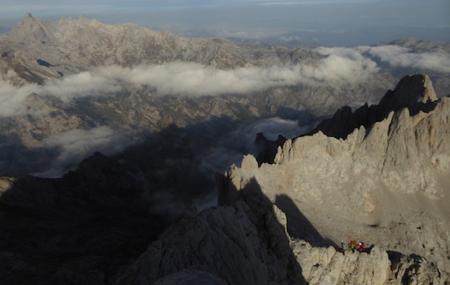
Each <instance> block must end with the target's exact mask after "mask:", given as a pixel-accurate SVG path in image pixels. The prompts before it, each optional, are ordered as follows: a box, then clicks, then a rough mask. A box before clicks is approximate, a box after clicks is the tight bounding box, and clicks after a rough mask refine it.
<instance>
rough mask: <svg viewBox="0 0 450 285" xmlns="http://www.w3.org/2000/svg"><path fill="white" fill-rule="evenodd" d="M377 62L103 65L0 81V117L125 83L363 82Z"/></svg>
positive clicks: (255, 88)
mask: <svg viewBox="0 0 450 285" xmlns="http://www.w3.org/2000/svg"><path fill="white" fill-rule="evenodd" d="M377 71H378V67H377V65H376V64H375V63H374V62H373V61H371V60H370V59H367V58H364V57H361V56H360V57H355V56H347V55H340V54H330V55H327V56H324V57H323V58H322V59H319V60H318V61H317V62H315V63H314V64H296V65H285V66H271V67H255V66H251V67H241V68H236V69H231V70H221V69H217V68H214V67H211V66H204V65H201V64H196V63H187V62H172V63H167V64H163V65H145V66H137V67H134V68H123V67H119V66H108V67H102V68H97V69H93V70H91V71H87V72H82V73H79V74H75V75H70V76H66V77H65V78H64V79H54V80H49V81H47V82H46V83H45V84H44V85H43V86H39V85H35V84H28V85H25V86H22V87H15V86H12V85H11V84H9V83H8V82H5V81H0V116H1V117H8V116H13V115H17V114H21V113H24V112H26V109H27V108H26V106H25V105H26V98H27V96H28V95H30V94H32V93H36V94H39V95H44V96H54V97H57V98H59V99H61V100H63V101H64V102H68V101H70V100H73V99H74V98H80V97H85V96H108V95H111V94H115V93H118V92H121V91H123V90H125V89H127V88H129V87H130V86H133V87H138V88H139V87H143V86H147V87H151V88H154V89H156V91H157V93H158V94H160V95H181V96H208V95H211V96H214V95H221V94H247V93H253V92H259V91H263V90H266V89H268V88H273V87H279V86H293V85H299V84H303V85H309V86H320V85H324V84H328V85H331V86H339V85H341V84H345V85H351V84H360V83H363V82H364V81H365V80H367V79H368V77H369V76H370V75H371V74H373V73H375V72H377Z"/></svg>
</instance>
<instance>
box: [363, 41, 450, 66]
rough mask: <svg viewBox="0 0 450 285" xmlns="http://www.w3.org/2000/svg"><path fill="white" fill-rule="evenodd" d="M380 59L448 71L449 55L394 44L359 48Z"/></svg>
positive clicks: (398, 63)
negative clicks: (418, 51)
mask: <svg viewBox="0 0 450 285" xmlns="http://www.w3.org/2000/svg"><path fill="white" fill-rule="evenodd" d="M361 50H362V51H366V52H367V53H368V54H370V55H372V56H375V57H377V58H379V59H380V60H381V61H383V62H386V63H388V64H390V65H391V66H394V67H395V66H397V67H412V68H418V69H423V70H431V71H436V72H443V73H450V55H449V54H448V53H444V52H420V53H415V52H413V51H412V50H410V49H408V48H405V47H400V46H396V45H385V46H375V47H367V48H361Z"/></svg>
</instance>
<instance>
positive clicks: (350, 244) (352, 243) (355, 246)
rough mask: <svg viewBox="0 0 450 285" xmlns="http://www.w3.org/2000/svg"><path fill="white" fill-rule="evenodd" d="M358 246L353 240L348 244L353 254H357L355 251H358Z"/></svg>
mask: <svg viewBox="0 0 450 285" xmlns="http://www.w3.org/2000/svg"><path fill="white" fill-rule="evenodd" d="M357 246H358V244H357V243H356V241H355V240H353V239H352V240H351V241H349V242H348V248H349V249H350V250H351V251H352V252H355V251H356V248H357Z"/></svg>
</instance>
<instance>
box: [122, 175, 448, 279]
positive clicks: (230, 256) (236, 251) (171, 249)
mask: <svg viewBox="0 0 450 285" xmlns="http://www.w3.org/2000/svg"><path fill="white" fill-rule="evenodd" d="M224 183H226V181H224ZM234 194H235V195H234V196H228V197H227V198H224V197H222V200H221V201H222V203H223V204H222V205H221V206H220V207H218V208H215V209H209V210H206V211H204V212H202V213H200V214H199V215H194V216H192V217H189V218H186V219H184V220H182V221H180V222H179V223H177V224H175V225H174V226H172V227H171V229H169V230H168V231H167V232H165V233H164V234H163V235H162V236H161V237H160V239H159V240H158V241H156V242H153V243H152V244H150V246H149V247H148V249H147V250H146V252H145V253H143V254H142V255H141V257H140V258H139V259H138V260H137V261H136V262H135V263H134V264H132V265H131V266H130V268H129V269H128V270H127V271H126V272H125V273H123V274H122V275H121V276H120V277H119V279H118V281H117V283H116V284H120V285H122V284H123V285H125V284H139V285H144V284H166V283H163V282H169V283H168V284H173V283H170V282H175V281H174V280H176V282H187V281H188V280H199V281H198V282H200V280H204V279H200V278H205V279H207V280H209V282H211V284H311V285H315V284H386V285H387V284H444V282H445V279H443V278H442V276H441V273H440V272H439V270H438V269H437V268H436V266H435V265H434V264H431V263H429V262H428V261H426V260H425V259H423V258H421V257H419V256H413V257H406V256H404V255H402V254H400V253H395V254H394V253H387V252H386V251H384V250H382V249H380V248H377V247H375V248H373V249H372V250H371V251H370V253H358V252H356V253H351V252H349V251H347V252H342V251H340V250H339V251H337V250H336V248H335V247H313V246H312V245H311V244H309V243H308V242H306V241H303V240H293V239H292V238H291V237H290V235H289V234H288V233H287V228H286V223H287V221H288V220H287V219H286V216H285V214H284V213H283V212H282V211H281V210H280V209H278V208H277V207H276V206H273V205H272V203H271V202H270V201H269V200H268V199H267V197H265V196H264V194H263V193H262V192H261V191H260V188H259V186H258V184H257V182H256V181H251V182H250V183H249V184H247V185H246V186H245V187H244V189H242V190H241V191H239V192H236V193H234ZM199 272H200V273H199ZM156 280H159V281H156ZM154 282H156V283H154ZM158 282H160V283H158ZM192 282H197V281H192ZM177 284H178V283H177ZM180 284H184V283H180ZM192 284H193V283H192ZM196 284H197V283H196ZM208 284H209V283H208Z"/></svg>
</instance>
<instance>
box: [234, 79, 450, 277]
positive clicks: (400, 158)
mask: <svg viewBox="0 0 450 285" xmlns="http://www.w3.org/2000/svg"><path fill="white" fill-rule="evenodd" d="M405 82H406V83H407V84H406V85H405ZM406 86H409V87H408V88H407V87H406ZM411 87H412V88H411ZM363 108H365V109H366V111H365V112H361V110H357V111H356V112H355V113H352V112H346V113H347V114H346V115H345V116H340V115H339V113H338V114H337V115H335V119H336V118H339V120H336V121H333V119H331V120H330V121H328V122H325V123H322V124H321V125H319V130H318V132H317V133H315V134H312V135H309V136H304V137H299V138H297V139H294V140H288V141H287V142H286V143H285V144H284V145H283V146H282V147H280V148H279V149H278V152H277V155H276V157H275V162H274V164H262V165H261V166H260V167H258V164H257V163H256V160H255V158H253V157H252V156H247V157H246V158H245V159H244V161H243V162H242V165H241V167H240V168H239V167H233V168H232V169H231V170H230V171H229V173H228V174H227V177H228V180H229V184H228V185H227V186H226V188H228V189H229V188H232V189H237V190H240V189H243V188H245V186H246V185H247V184H248V183H249V181H251V180H256V181H257V182H258V184H259V185H260V186H261V189H262V191H263V192H264V193H265V194H266V195H267V196H268V197H269V198H270V199H271V200H272V201H273V202H275V203H277V204H278V205H279V206H280V207H281V209H282V210H284V211H286V214H287V216H288V229H290V230H291V234H292V235H293V236H296V237H299V238H306V239H309V241H311V242H322V240H321V238H323V239H324V240H331V241H334V242H335V243H339V242H340V241H341V240H349V239H351V238H355V239H360V240H364V241H367V242H369V243H372V244H375V245H377V246H381V247H384V248H388V249H393V250H399V251H402V252H407V253H417V254H420V255H423V256H425V257H426V258H428V259H429V260H431V261H433V262H436V263H437V264H438V265H439V267H440V268H442V269H445V268H449V259H448V256H449V247H450V242H449V241H450V226H449V224H450V221H449V217H450V213H449V210H448V207H447V206H446V205H448V203H449V201H450V200H449V199H450V198H449V197H450V195H449V192H448V189H449V187H450V180H449V178H448V177H450V169H449V166H450V124H449V116H450V99H449V98H442V99H440V100H437V99H436V96H435V94H434V91H433V88H432V85H431V82H430V80H429V78H428V77H426V76H413V77H408V78H405V79H404V80H402V82H400V83H399V85H398V86H397V88H396V89H395V90H394V91H390V92H388V93H387V94H386V96H385V97H384V98H383V99H382V100H381V102H380V104H379V105H378V106H371V107H363ZM389 108H391V111H389ZM341 114H342V112H341ZM372 122H373V123H372ZM347 125H355V127H356V128H355V129H354V130H353V131H351V132H349V133H348V135H347V136H346V138H345V139H337V138H334V137H330V136H326V135H325V134H324V133H323V132H321V131H320V128H324V129H325V131H324V132H328V133H330V134H331V135H334V136H336V137H343V136H344V135H346V132H347V131H346V130H345V128H346V126H347ZM343 134H344V135H343ZM226 191H227V190H225V192H226ZM283 196H288V197H290V198H291V199H292V200H293V201H294V204H295V206H296V207H298V208H299V209H301V211H302V214H303V215H304V216H305V217H306V218H307V220H309V221H310V222H311V223H312V225H314V227H316V228H317V230H318V233H320V235H319V237H317V236H315V237H314V236H313V237H311V236H308V235H307V234H305V233H304V232H302V231H301V228H302V226H303V224H302V220H301V219H299V218H297V217H296V216H295V215H294V214H293V213H292V210H291V209H290V207H288V206H286V205H283V203H282V199H280V197H283ZM289 224H291V225H289Z"/></svg>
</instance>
